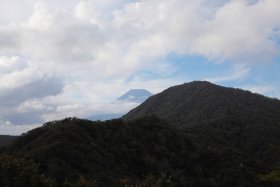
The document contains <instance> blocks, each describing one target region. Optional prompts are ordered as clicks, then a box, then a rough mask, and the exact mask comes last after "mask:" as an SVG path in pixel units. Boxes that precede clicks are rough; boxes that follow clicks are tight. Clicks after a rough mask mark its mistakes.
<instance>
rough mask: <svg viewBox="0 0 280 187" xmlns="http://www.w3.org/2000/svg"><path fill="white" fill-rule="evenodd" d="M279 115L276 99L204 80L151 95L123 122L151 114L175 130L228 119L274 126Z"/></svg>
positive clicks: (127, 115) (279, 106) (279, 119)
mask: <svg viewBox="0 0 280 187" xmlns="http://www.w3.org/2000/svg"><path fill="white" fill-rule="evenodd" d="M279 113H280V101H279V100H278V99H271V98H267V97H264V96H262V95H259V94H253V93H251V92H250V91H244V90H241V89H235V88H225V87H222V86H218V85H214V84H212V83H209V82H206V81H194V82H191V83H186V84H183V85H178V86H174V87H171V88H168V89H167V90H165V91H163V92H162V93H159V94H157V95H154V96H151V97H150V98H149V99H147V100H146V101H145V102H144V103H142V104H141V105H140V106H138V107H136V108H135V109H133V110H131V111H130V112H129V113H128V114H126V115H125V116H124V119H136V118H138V117H143V116H146V115H153V114H154V115H157V116H158V117H160V118H162V119H165V120H167V121H168V122H170V124H172V125H175V126H176V127H178V128H188V127H193V126H201V125H204V124H206V125H207V124H209V123H215V122H219V121H224V120H230V119H234V120H235V121H238V120H239V121H242V120H243V121H246V122H250V123H254V122H257V123H260V122H261V121H260V120H264V121H263V122H264V123H267V122H268V121H269V123H277V122H279V121H280V115H279ZM266 118H268V119H266ZM267 120H268V121H267Z"/></svg>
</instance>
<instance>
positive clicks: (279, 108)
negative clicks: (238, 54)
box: [123, 81, 280, 186]
mask: <svg viewBox="0 0 280 187" xmlns="http://www.w3.org/2000/svg"><path fill="white" fill-rule="evenodd" d="M149 115H156V116H158V117H160V118H161V119H164V120H167V121H168V122H169V124H170V125H172V126H173V127H176V128H179V129H181V130H182V131H184V132H186V134H187V136H188V137H189V139H191V140H192V141H193V142H195V143H196V144H197V145H199V146H201V147H204V148H210V149H212V150H227V151H226V152H227V153H224V154H225V155H227V156H225V158H227V157H228V156H229V155H230V154H231V155H234V156H236V155H238V154H241V155H243V159H240V163H239V164H241V165H242V166H244V165H246V164H248V165H250V166H252V167H254V168H255V169H256V171H257V173H270V172H271V171H275V169H276V171H277V168H279V166H280V146H279V145H280V101H279V100H277V99H272V98H268V97H264V96H262V95H259V94H253V93H251V92H249V91H244V90H241V89H234V88H225V87H222V86H217V85H214V84H211V83H209V82H200V81H195V82H191V83H187V84H183V85H179V86H174V87H171V88H169V89H167V90H165V91H163V92H162V93H160V94H157V95H154V96H152V97H150V98H149V99H148V100H147V101H146V102H144V103H143V104H141V105H140V106H138V107H136V108H135V109H133V110H132V111H130V112H129V113H128V114H126V115H125V116H124V117H123V118H124V119H125V120H131V119H137V118H138V117H143V116H149ZM237 153H238V154H237ZM228 159H229V160H231V159H232V158H228ZM228 169H229V168H228ZM255 178H257V177H256V176H255ZM278 179H280V176H279V178H278ZM270 185H272V184H270ZM276 186H277V185H276Z"/></svg>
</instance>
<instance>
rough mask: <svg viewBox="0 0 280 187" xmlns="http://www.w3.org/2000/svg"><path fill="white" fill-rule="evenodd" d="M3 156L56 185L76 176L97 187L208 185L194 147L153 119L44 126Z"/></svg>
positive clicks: (64, 122)
mask: <svg viewBox="0 0 280 187" xmlns="http://www.w3.org/2000/svg"><path fill="white" fill-rule="evenodd" d="M5 153H6V154H9V155H13V156H17V157H21V158H32V159H33V160H35V161H36V162H37V163H39V164H40V165H41V171H42V172H43V173H44V174H46V175H47V176H49V177H52V178H55V179H56V180H57V181H58V183H59V184H61V183H63V181H65V180H66V179H68V181H73V182H75V181H76V180H78V179H79V177H80V176H83V177H85V178H87V179H97V180H98V181H100V182H102V183H104V184H103V185H101V184H100V186H113V184H114V183H115V182H114V181H118V180H122V179H129V180H132V181H136V182H137V181H139V180H145V177H146V176H147V177H148V176H156V177H160V178H161V180H164V181H167V180H168V181H169V183H170V184H171V183H174V185H175V184H176V185H175V186H178V185H179V186H196V185H197V184H207V183H209V181H208V180H207V178H205V176H207V175H209V174H208V171H206V169H204V168H206V167H205V166H202V164H200V163H199V151H198V150H197V149H196V147H195V146H194V145H193V144H192V143H191V142H190V141H189V140H188V138H187V137H186V136H184V134H183V133H182V132H180V131H178V130H176V129H173V128H171V127H170V126H169V125H167V124H166V123H165V122H163V121H161V120H159V119H157V118H153V117H149V118H142V119H139V120H136V121H131V122H123V121H122V120H112V121H106V122H91V121H87V120H81V119H76V118H67V119H64V120H62V121H54V122H49V123H47V124H45V125H44V126H43V127H40V128H37V129H34V130H32V131H30V132H28V133H26V134H25V135H23V136H21V137H19V138H18V139H17V140H16V141H15V142H14V143H13V145H11V146H10V147H8V148H7V149H6V150H5ZM196 168H197V169H196ZM204 178H205V179H204ZM202 179H203V180H202ZM105 183H106V184H105Z"/></svg>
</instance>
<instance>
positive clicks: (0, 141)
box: [0, 135, 18, 147]
mask: <svg viewBox="0 0 280 187" xmlns="http://www.w3.org/2000/svg"><path fill="white" fill-rule="evenodd" d="M17 137H18V136H8V135H0V147H2V146H7V145H9V144H11V143H12V142H13V141H14V140H16V139H17Z"/></svg>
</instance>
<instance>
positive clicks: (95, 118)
mask: <svg viewBox="0 0 280 187" xmlns="http://www.w3.org/2000/svg"><path fill="white" fill-rule="evenodd" d="M122 116H123V114H99V115H93V116H89V117H87V119H89V120H92V121H106V120H111V119H117V118H120V117H122Z"/></svg>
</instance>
